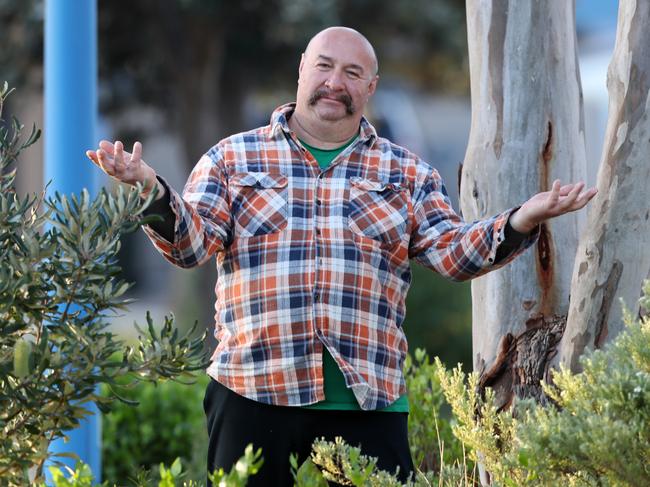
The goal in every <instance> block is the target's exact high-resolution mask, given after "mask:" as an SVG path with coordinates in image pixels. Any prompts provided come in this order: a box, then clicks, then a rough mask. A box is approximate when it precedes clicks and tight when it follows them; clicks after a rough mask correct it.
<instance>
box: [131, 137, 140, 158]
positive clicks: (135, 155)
mask: <svg viewBox="0 0 650 487" xmlns="http://www.w3.org/2000/svg"><path fill="white" fill-rule="evenodd" d="M141 158H142V144H141V143H140V142H136V143H135V144H133V154H132V155H131V161H132V162H140V159H141Z"/></svg>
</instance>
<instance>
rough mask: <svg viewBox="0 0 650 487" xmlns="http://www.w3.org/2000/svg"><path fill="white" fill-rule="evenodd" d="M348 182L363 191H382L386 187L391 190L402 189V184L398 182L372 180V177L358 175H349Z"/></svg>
mask: <svg viewBox="0 0 650 487" xmlns="http://www.w3.org/2000/svg"><path fill="white" fill-rule="evenodd" d="M350 184H351V185H352V186H355V187H357V188H359V189H362V190H364V191H378V192H382V191H384V190H386V189H390V190H392V191H400V190H401V189H402V186H401V185H400V184H399V183H385V182H383V181H374V180H372V179H364V178H360V177H358V176H353V177H351V178H350Z"/></svg>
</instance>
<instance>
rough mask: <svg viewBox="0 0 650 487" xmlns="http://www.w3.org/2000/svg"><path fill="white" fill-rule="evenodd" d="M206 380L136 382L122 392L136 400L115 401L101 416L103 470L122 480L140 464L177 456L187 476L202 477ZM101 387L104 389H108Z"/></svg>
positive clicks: (152, 464) (106, 475) (145, 465)
mask: <svg viewBox="0 0 650 487" xmlns="http://www.w3.org/2000/svg"><path fill="white" fill-rule="evenodd" d="M208 382H209V377H208V376H207V375H202V376H201V378H199V380H198V381H197V382H196V383H195V384H192V385H185V384H180V383H177V382H165V383H162V384H139V385H138V386H136V387H135V388H133V389H131V390H129V391H127V392H126V393H125V394H123V395H124V396H125V397H127V398H128V399H130V400H133V401H137V402H138V406H137V407H133V406H131V405H129V404H116V406H115V408H114V409H113V410H112V411H111V413H110V414H106V415H104V416H103V417H102V462H103V475H104V478H105V479H106V480H108V481H109V482H114V483H117V484H118V485H125V484H126V483H127V481H128V479H129V478H133V477H134V476H135V475H136V474H137V472H138V471H139V470H141V469H145V470H148V469H153V468H154V467H157V466H158V464H159V463H161V462H162V463H164V464H166V465H171V464H172V462H174V460H175V459H176V458H177V457H178V458H180V460H181V461H182V462H183V465H185V466H186V467H187V470H188V471H187V475H188V477H189V478H194V479H202V478H205V471H206V470H205V467H206V460H207V448H208V447H207V445H208V437H207V428H206V424H205V415H204V413H203V407H202V401H203V395H204V393H205V388H206V386H207V384H208ZM107 389H108V388H106V387H105V388H104V389H103V394H106V395H108V394H110V392H109V391H108V390H107Z"/></svg>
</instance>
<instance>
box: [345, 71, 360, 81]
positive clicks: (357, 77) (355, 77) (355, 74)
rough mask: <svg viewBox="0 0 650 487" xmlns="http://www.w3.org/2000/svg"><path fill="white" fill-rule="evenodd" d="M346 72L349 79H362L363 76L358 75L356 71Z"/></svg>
mask: <svg viewBox="0 0 650 487" xmlns="http://www.w3.org/2000/svg"><path fill="white" fill-rule="evenodd" d="M346 72H347V75H348V77H350V78H354V79H359V78H360V77H361V75H360V74H359V73H357V72H356V71H346Z"/></svg>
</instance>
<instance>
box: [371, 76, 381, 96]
mask: <svg viewBox="0 0 650 487" xmlns="http://www.w3.org/2000/svg"><path fill="white" fill-rule="evenodd" d="M377 82H379V75H378V74H377V75H375V77H374V78H373V79H372V81H371V82H370V84H369V85H368V98H370V97H371V96H372V95H373V94H374V93H375V90H376V89H377Z"/></svg>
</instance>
